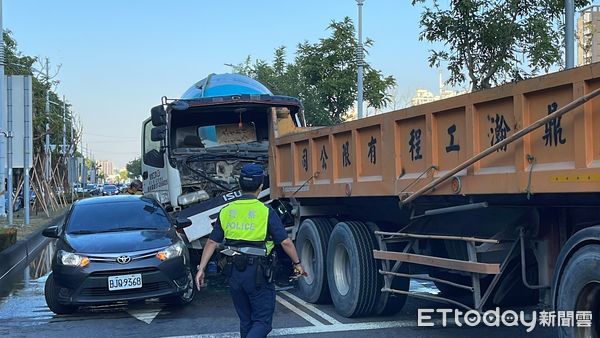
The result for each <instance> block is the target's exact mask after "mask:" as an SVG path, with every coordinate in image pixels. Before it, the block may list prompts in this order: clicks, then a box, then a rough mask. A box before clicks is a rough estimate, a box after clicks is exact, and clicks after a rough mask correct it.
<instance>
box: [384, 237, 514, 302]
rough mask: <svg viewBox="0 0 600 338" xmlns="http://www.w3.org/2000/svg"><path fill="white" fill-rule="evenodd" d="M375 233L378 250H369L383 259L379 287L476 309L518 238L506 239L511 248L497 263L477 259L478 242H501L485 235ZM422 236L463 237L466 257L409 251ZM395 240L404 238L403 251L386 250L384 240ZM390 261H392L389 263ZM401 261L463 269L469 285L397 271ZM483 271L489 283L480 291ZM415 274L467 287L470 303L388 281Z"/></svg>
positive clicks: (490, 291) (385, 241)
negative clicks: (451, 257)
mask: <svg viewBox="0 0 600 338" xmlns="http://www.w3.org/2000/svg"><path fill="white" fill-rule="evenodd" d="M375 236H376V238H377V240H378V242H379V248H380V250H373V257H374V258H375V259H377V260H382V261H383V264H382V266H383V269H380V270H379V273H380V274H381V275H383V276H384V280H385V284H384V287H383V288H382V289H381V291H382V292H390V293H397V294H405V295H408V296H411V297H416V298H423V299H427V300H433V301H438V302H446V303H450V304H453V305H456V306H460V307H462V308H464V309H467V310H472V309H475V310H477V311H481V310H482V308H483V306H484V305H485V303H486V302H487V301H488V300H489V298H490V296H491V294H492V291H493V289H494V288H495V286H496V285H497V283H498V281H499V280H500V276H501V275H502V273H503V271H504V269H505V267H506V266H507V264H508V262H509V260H510V258H511V257H512V256H513V252H514V251H515V250H516V249H517V247H518V244H519V243H520V241H519V240H518V239H517V240H515V241H514V242H512V243H510V244H512V245H511V249H510V250H509V251H508V253H507V255H506V257H505V258H504V260H503V262H502V263H501V264H497V263H482V262H479V261H478V260H477V252H478V248H479V247H480V246H481V245H486V246H495V245H505V244H506V243H503V242H501V241H499V240H496V239H488V238H475V237H460V236H445V235H427V234H412V233H403V232H384V231H375ZM424 239H425V240H426V239H435V240H451V241H463V242H465V243H466V245H467V254H468V260H460V259H450V258H442V257H434V256H428V255H427V256H426V255H419V254H413V253H409V251H410V250H411V248H412V247H413V245H414V243H415V241H417V240H424ZM395 242H396V243H397V242H406V243H407V244H406V246H405V247H404V250H403V252H394V251H387V249H386V248H387V243H395ZM392 264H393V265H392ZM402 264H418V265H426V266H431V267H436V268H443V269H446V270H451V271H460V272H463V273H467V274H469V275H470V276H471V285H463V284H460V283H455V282H452V281H448V280H444V279H442V278H434V277H430V276H424V275H412V274H405V273H400V272H398V270H399V269H400V266H401V265H402ZM484 275H493V276H494V277H493V279H492V281H491V283H490V285H489V286H488V287H487V289H486V290H485V292H484V293H483V294H482V290H481V285H480V278H481V276H484ZM395 277H400V278H415V279H421V280H429V281H433V282H436V283H443V284H446V285H449V286H452V287H454V288H458V289H463V290H467V291H469V292H471V293H473V305H474V308H472V307H471V306H469V305H467V304H464V303H461V302H458V301H455V300H452V299H448V298H445V297H442V296H437V295H429V294H423V293H415V292H410V291H404V290H396V289H393V288H392V287H391V286H392V281H393V278H395Z"/></svg>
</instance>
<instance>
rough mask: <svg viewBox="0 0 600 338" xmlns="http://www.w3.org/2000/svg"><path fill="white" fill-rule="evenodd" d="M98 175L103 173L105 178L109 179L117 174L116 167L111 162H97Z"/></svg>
mask: <svg viewBox="0 0 600 338" xmlns="http://www.w3.org/2000/svg"><path fill="white" fill-rule="evenodd" d="M96 167H97V168H98V173H102V174H103V175H104V177H109V176H111V175H113V174H114V172H115V165H114V164H113V163H112V162H111V161H109V160H101V161H98V162H96Z"/></svg>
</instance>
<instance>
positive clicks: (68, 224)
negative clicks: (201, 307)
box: [43, 195, 195, 314]
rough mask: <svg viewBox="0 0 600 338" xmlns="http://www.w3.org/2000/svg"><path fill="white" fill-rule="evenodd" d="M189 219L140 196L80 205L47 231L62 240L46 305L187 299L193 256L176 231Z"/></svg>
mask: <svg viewBox="0 0 600 338" xmlns="http://www.w3.org/2000/svg"><path fill="white" fill-rule="evenodd" d="M190 224H191V222H190V221H189V220H188V219H185V218H183V219H177V220H172V219H171V217H170V216H169V215H168V214H167V212H166V211H165V210H164V209H163V207H162V206H161V205H160V204H159V203H158V202H156V201H155V200H154V199H151V198H147V197H143V196H135V195H127V196H113V197H95V198H89V199H85V200H81V201H78V202H76V203H75V204H74V205H73V207H72V208H71V210H70V211H69V213H68V215H67V217H66V218H65V222H64V223H63V224H62V225H59V226H55V227H49V228H47V229H45V230H44V232H43V234H44V236H47V237H52V238H57V239H58V241H57V246H56V249H57V250H56V254H55V256H54V258H53V260H52V273H51V274H50V275H49V276H48V279H47V281H46V285H45V290H44V291H45V297H46V303H47V304H48V307H49V308H50V310H52V311H53V312H54V313H57V314H66V313H72V312H74V311H76V310H77V308H78V306H80V305H91V304H100V303H107V302H116V301H131V300H143V299H147V298H155V297H161V298H163V299H165V300H167V301H170V302H175V303H179V304H188V303H190V302H191V301H192V300H193V298H194V295H195V288H194V282H193V277H192V272H191V268H190V264H189V262H190V259H189V253H188V250H187V248H186V246H185V244H184V242H183V240H182V239H181V237H180V236H179V234H178V230H179V231H180V229H181V228H184V227H186V226H189V225H190Z"/></svg>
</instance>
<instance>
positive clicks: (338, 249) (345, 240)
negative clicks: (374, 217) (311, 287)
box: [327, 222, 378, 317]
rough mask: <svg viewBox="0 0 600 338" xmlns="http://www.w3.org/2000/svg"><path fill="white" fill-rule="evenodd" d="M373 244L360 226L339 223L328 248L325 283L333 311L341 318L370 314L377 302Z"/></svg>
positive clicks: (362, 225)
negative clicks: (327, 286) (327, 284)
mask: <svg viewBox="0 0 600 338" xmlns="http://www.w3.org/2000/svg"><path fill="white" fill-rule="evenodd" d="M373 249H374V246H373V241H372V240H371V234H370V231H369V229H368V227H367V226H366V225H365V224H364V223H362V222H340V223H338V224H337V225H336V226H335V228H334V229H333V232H332V233H331V237H330V238H329V246H328V248H327V262H329V264H328V266H327V281H328V283H329V291H330V293H331V300H332V301H333V305H334V306H335V309H336V311H337V312H338V313H339V314H340V315H342V316H344V317H359V316H365V315H368V314H370V313H371V312H372V311H373V307H374V306H375V301H376V300H377V287H378V282H377V275H378V274H377V263H376V262H375V259H373Z"/></svg>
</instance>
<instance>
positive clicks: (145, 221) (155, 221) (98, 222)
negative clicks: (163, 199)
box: [66, 200, 171, 234]
mask: <svg viewBox="0 0 600 338" xmlns="http://www.w3.org/2000/svg"><path fill="white" fill-rule="evenodd" d="M170 226H171V223H170V221H169V218H168V216H167V215H166V213H165V211H164V210H163V209H162V208H161V207H160V206H158V205H156V204H155V203H154V202H153V201H144V200H139V201H133V202H123V201H119V202H109V203H93V204H82V205H75V207H74V208H73V211H72V213H71V215H70V217H69V221H68V224H67V227H66V231H67V233H69V234H77V233H80V234H81V233H97V232H110V231H121V230H123V231H126V230H145V229H147V230H155V229H156V230H167V229H169V228H170Z"/></svg>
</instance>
